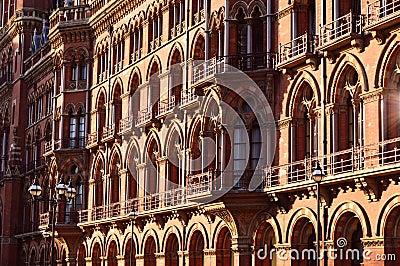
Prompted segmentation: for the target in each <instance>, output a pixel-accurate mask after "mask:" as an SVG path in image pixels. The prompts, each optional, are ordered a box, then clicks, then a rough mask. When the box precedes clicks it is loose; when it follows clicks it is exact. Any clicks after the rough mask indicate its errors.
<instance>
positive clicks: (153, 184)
mask: <svg viewBox="0 0 400 266" xmlns="http://www.w3.org/2000/svg"><path fill="white" fill-rule="evenodd" d="M147 156H148V157H147V159H148V162H147V171H146V172H147V175H146V182H145V190H146V191H145V193H146V194H154V193H157V192H158V163H157V157H158V156H160V154H159V149H158V146H157V142H156V141H155V140H154V139H153V140H151V141H150V143H149V146H148V148H147Z"/></svg>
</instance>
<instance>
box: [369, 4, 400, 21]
mask: <svg viewBox="0 0 400 266" xmlns="http://www.w3.org/2000/svg"><path fill="white" fill-rule="evenodd" d="M399 11H400V0H392V1H382V0H377V1H374V2H372V3H369V4H368V9H367V25H371V24H374V23H376V22H380V21H382V20H384V19H385V18H387V17H389V16H390V17H392V15H393V16H394V15H395V14H397V13H398V12H399Z"/></svg>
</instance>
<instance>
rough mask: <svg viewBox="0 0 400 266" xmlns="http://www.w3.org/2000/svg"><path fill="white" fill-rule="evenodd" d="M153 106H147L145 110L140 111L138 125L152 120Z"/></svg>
mask: <svg viewBox="0 0 400 266" xmlns="http://www.w3.org/2000/svg"><path fill="white" fill-rule="evenodd" d="M151 110H152V108H151V107H146V108H144V109H143V110H140V111H138V116H137V119H136V125H141V124H144V123H146V122H147V121H150V119H151Z"/></svg>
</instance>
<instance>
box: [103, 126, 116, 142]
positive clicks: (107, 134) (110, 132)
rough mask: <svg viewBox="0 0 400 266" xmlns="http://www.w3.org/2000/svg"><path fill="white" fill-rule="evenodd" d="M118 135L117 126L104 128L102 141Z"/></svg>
mask: <svg viewBox="0 0 400 266" xmlns="http://www.w3.org/2000/svg"><path fill="white" fill-rule="evenodd" d="M115 133H116V129H115V124H111V125H109V126H106V127H103V134H102V139H108V138H111V137H114V136H115Z"/></svg>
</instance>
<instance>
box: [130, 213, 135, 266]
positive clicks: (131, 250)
mask: <svg viewBox="0 0 400 266" xmlns="http://www.w3.org/2000/svg"><path fill="white" fill-rule="evenodd" d="M128 216H129V219H130V220H131V249H130V250H129V266H132V257H133V225H134V224H135V219H136V217H137V212H136V211H133V210H132V211H131V212H130V213H129V214H128Z"/></svg>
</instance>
